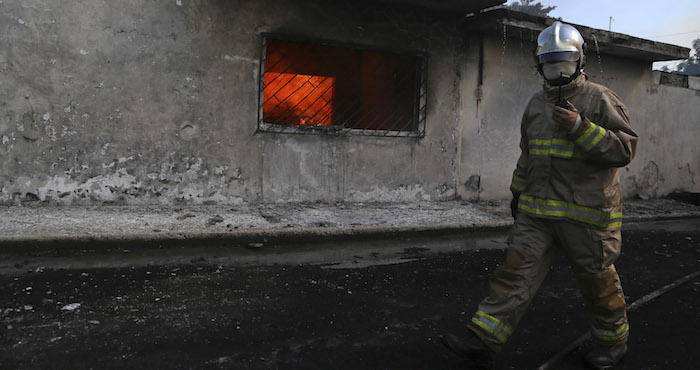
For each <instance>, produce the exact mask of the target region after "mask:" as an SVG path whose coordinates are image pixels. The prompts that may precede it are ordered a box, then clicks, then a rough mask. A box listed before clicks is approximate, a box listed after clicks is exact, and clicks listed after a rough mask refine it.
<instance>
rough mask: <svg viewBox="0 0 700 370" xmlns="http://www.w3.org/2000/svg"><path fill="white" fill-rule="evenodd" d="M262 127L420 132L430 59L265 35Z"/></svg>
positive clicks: (336, 131) (369, 132) (387, 133)
mask: <svg viewBox="0 0 700 370" xmlns="http://www.w3.org/2000/svg"><path fill="white" fill-rule="evenodd" d="M261 54H262V55H261V56H262V57H261V60H262V62H261V64H260V68H261V71H260V96H259V106H258V109H259V112H258V115H259V117H258V131H261V132H278V133H333V134H346V135H372V136H403V137H422V136H423V135H424V133H425V105H426V87H425V85H426V78H425V77H426V76H425V57H424V56H422V55H416V54H406V53H394V52H380V51H373V50H367V49H362V48H359V47H340V46H335V45H329V44H326V43H310V42H301V41H288V40H287V39H282V38H280V37H275V36H271V35H267V34H266V35H263V43H262V49H261Z"/></svg>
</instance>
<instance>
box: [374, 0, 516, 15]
mask: <svg viewBox="0 0 700 370" xmlns="http://www.w3.org/2000/svg"><path fill="white" fill-rule="evenodd" d="M380 1H381V2H384V3H391V4H396V5H406V6H411V7H416V8H422V9H429V10H433V11H441V12H459V13H461V14H463V15H466V14H469V13H473V12H478V11H480V10H482V9H486V8H490V7H493V6H497V5H501V4H503V3H505V2H506V1H507V0H434V1H424V0H380Z"/></svg>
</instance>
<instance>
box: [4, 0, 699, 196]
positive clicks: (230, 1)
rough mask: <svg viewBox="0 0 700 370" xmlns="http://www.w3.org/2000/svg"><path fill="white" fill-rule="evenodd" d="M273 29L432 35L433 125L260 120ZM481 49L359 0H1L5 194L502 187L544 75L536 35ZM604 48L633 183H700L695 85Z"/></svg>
mask: <svg viewBox="0 0 700 370" xmlns="http://www.w3.org/2000/svg"><path fill="white" fill-rule="evenodd" d="M261 32H275V33H290V34H293V35H298V36H305V37H309V38H319V39H330V40H336V41H339V42H344V43H354V44H361V45H369V46H375V47H380V48H387V49H394V48H396V47H397V46H400V48H402V49H409V50H416V51H425V52H427V53H428V55H429V62H428V103H427V104H428V114H427V125H426V136H425V137H424V138H421V139H414V138H379V137H375V138H372V137H334V136H319V135H282V134H270V133H255V128H256V125H257V94H258V87H257V84H258V70H259V48H260V33H261ZM479 50H480V48H479V35H476V34H474V35H472V34H469V33H466V34H464V32H463V31H461V28H460V24H459V19H455V18H449V17H437V16H430V15H426V13H425V12H423V11H419V12H412V11H407V10H405V9H401V8H395V7H390V6H380V5H377V6H376V7H374V8H369V7H367V6H366V5H361V4H359V2H329V1H322V0H305V1H294V2H292V1H283V0H256V1H245V0H212V1H204V0H199V1H192V0H174V1H167V2H162V1H161V2H143V1H129V0H125V1H119V2H109V1H89V2H88V1H85V2H77V1H74V2H55V1H49V0H27V1H5V2H0V73H1V75H2V81H3V83H2V85H1V87H0V108H1V111H0V140H1V141H0V155H1V156H0V166H1V171H0V204H34V203H43V204H104V203H107V204H113V203H116V204H124V203H128V204H138V203H163V204H172V203H197V204H199V203H204V204H208V203H217V204H235V203H239V202H257V201H264V202H286V201H325V202H335V201H359V202H367V201H412V200H449V199H455V198H463V199H499V198H506V197H508V196H509V192H508V185H509V184H510V176H511V173H512V169H513V167H514V165H515V161H516V159H517V156H518V151H519V149H518V145H517V143H518V139H519V129H518V127H519V121H520V115H521V114H522V111H523V110H524V107H525V104H526V102H527V100H528V99H529V98H530V96H531V95H532V93H533V92H534V91H536V90H537V89H538V88H540V82H539V79H538V77H537V76H536V75H534V74H533V73H532V61H531V58H530V50H531V45H530V44H529V41H523V40H522V39H520V38H519V37H510V35H508V36H507V37H506V38H505V43H504V38H503V37H502V35H492V36H486V38H485V47H484V50H485V52H484V61H485V64H484V69H483V76H484V85H483V86H478V75H479V58H480V52H479ZM591 61H592V62H593V61H594V59H593V58H591ZM591 64H595V63H591ZM602 65H603V69H604V73H603V74H601V75H600V76H597V75H596V73H592V79H593V80H600V81H601V82H603V83H607V84H608V85H610V86H611V87H613V88H614V89H615V90H616V91H617V92H618V93H619V94H620V95H621V96H622V97H623V99H624V100H625V101H626V102H627V103H628V105H629V106H630V109H631V111H632V114H633V119H634V122H633V124H634V126H635V127H637V128H638V130H639V132H640V136H641V137H642V141H641V142H640V153H639V155H638V158H637V159H636V160H635V162H633V163H632V164H631V165H630V166H628V168H627V169H625V170H624V171H623V175H624V176H625V190H626V191H627V193H628V195H629V194H632V193H635V194H636V193H638V194H642V195H645V196H647V195H648V196H653V195H661V194H665V193H668V192H670V191H673V190H676V189H679V190H687V191H698V190H700V189H698V185H697V184H698V182H699V181H698V180H700V179H697V178H696V176H697V175H696V174H697V173H699V170H700V169H699V168H698V166H699V165H700V164H699V162H700V161H698V160H697V159H698V152H697V149H695V147H696V145H690V141H692V138H697V137H699V136H698V131H697V130H698V127H697V124H696V123H697V119H696V118H695V120H693V118H694V117H698V114H699V113H700V112H699V111H698V109H700V108H699V107H700V104H698V96H697V94H696V92H695V91H694V90H689V89H679V88H673V87H668V86H662V85H658V84H655V83H654V81H653V75H652V73H651V71H650V65H648V64H647V63H641V62H634V61H625V60H617V59H615V58H612V57H605V56H603V58H602ZM589 68H590V67H589ZM613 76H614V77H613ZM667 100H668V101H667ZM670 143H674V145H670ZM675 143H681V144H680V145H678V144H675Z"/></svg>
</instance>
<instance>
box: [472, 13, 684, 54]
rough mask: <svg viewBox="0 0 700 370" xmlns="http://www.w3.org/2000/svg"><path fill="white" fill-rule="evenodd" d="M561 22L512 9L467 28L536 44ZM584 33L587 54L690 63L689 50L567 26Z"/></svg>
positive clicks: (477, 17) (475, 20) (479, 19)
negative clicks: (546, 29) (596, 53)
mask: <svg viewBox="0 0 700 370" xmlns="http://www.w3.org/2000/svg"><path fill="white" fill-rule="evenodd" d="M558 20H559V19H556V18H550V17H539V16H533V15H529V14H525V13H521V12H516V11H513V10H509V9H503V8H499V9H492V10H488V11H484V12H480V13H478V14H475V15H474V16H472V17H468V21H467V28H468V29H469V30H477V31H480V32H485V33H490V34H498V35H501V37H502V36H503V32H504V31H505V33H506V37H516V38H520V39H524V40H529V41H532V42H536V40H537V35H539V33H540V32H541V31H542V30H543V29H545V28H547V27H549V26H550V25H552V24H553V23H554V22H555V21H558ZM561 22H564V23H568V24H571V25H572V26H574V27H576V29H578V30H579V32H581V35H582V36H583V38H584V39H585V40H586V42H587V43H588V50H589V52H590V51H591V50H594V51H596V52H599V53H600V54H608V55H614V56H620V57H625V58H631V59H637V60H644V61H648V62H656V61H667V60H678V59H688V58H689V57H690V49H689V48H686V47H683V46H677V45H672V44H666V43H662V42H656V41H652V40H647V39H642V38H639V37H634V36H630V35H626V34H622V33H617V32H611V31H605V30H601V29H597V28H591V27H587V26H584V25H579V24H575V23H569V22H566V20H561Z"/></svg>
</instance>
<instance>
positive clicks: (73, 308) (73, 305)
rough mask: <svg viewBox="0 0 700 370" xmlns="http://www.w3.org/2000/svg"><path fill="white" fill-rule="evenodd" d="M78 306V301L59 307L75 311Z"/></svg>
mask: <svg viewBox="0 0 700 370" xmlns="http://www.w3.org/2000/svg"><path fill="white" fill-rule="evenodd" d="M78 308H80V303H71V304H67V305H65V306H63V307H61V310H63V311H75V310H77V309H78Z"/></svg>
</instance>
